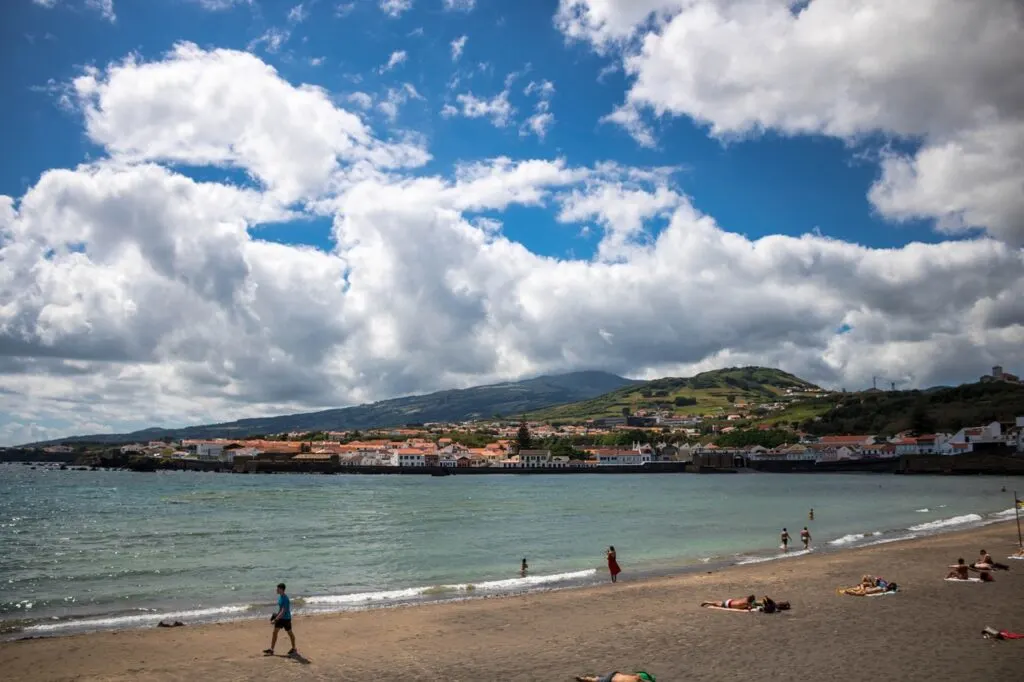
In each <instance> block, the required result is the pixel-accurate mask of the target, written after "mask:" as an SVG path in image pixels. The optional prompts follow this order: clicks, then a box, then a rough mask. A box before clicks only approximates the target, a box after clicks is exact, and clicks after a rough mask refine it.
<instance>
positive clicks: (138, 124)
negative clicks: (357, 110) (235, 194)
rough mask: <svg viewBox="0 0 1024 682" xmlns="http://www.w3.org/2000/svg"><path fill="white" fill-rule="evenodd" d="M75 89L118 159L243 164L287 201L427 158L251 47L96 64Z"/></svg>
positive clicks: (182, 49) (94, 135)
mask: <svg viewBox="0 0 1024 682" xmlns="http://www.w3.org/2000/svg"><path fill="white" fill-rule="evenodd" d="M73 87H74V91H75V94H76V96H77V98H78V100H79V102H80V105H81V106H82V107H83V109H84V114H85V121H86V131H87V133H88V135H89V138H90V139H91V141H93V142H94V143H96V144H98V145H101V146H102V147H103V148H105V149H106V150H107V152H108V153H109V154H111V155H113V156H115V157H116V158H117V159H119V160H123V161H125V162H142V161H158V162H171V163H181V164H189V165H225V166H236V167H239V168H244V169H245V170H246V171H247V172H249V173H250V174H252V175H253V177H255V178H256V179H257V180H258V181H259V182H260V183H262V184H263V185H264V186H265V187H267V188H268V190H269V191H270V192H271V193H272V194H273V195H275V196H277V197H280V199H281V201H283V202H291V201H296V200H300V199H302V198H304V197H308V196H311V195H313V194H315V193H317V192H319V191H321V190H322V189H323V187H324V185H325V184H326V183H328V182H330V181H331V179H332V178H333V177H334V175H335V173H336V172H337V171H338V169H339V167H341V166H343V165H344V166H346V167H358V166H359V165H360V164H365V163H369V162H372V163H375V164H377V165H384V166H390V167H401V166H406V165H409V164H412V165H416V164H419V163H423V162H424V161H425V160H426V158H427V157H426V154H425V152H424V151H423V150H421V149H415V148H412V147H410V146H409V145H405V144H396V145H391V144H382V143H380V142H379V141H377V140H375V139H374V138H373V136H372V135H371V133H370V130H369V129H368V128H367V127H366V125H365V124H364V123H363V122H362V121H361V120H360V118H359V117H358V116H356V115H354V114H352V113H350V112H348V111H344V110H340V109H338V108H336V107H335V106H334V105H333V104H332V103H331V99H330V97H329V96H328V95H327V93H326V92H324V91H323V90H321V89H319V88H316V87H312V86H303V87H301V88H296V87H294V86H292V85H290V84H289V83H287V82H285V81H284V80H282V79H281V78H280V77H279V76H278V75H277V72H276V71H275V70H274V69H273V68H272V67H270V66H268V65H267V64H265V63H263V62H262V61H260V60H259V59H258V58H257V57H255V56H254V55H251V54H248V53H244V52H237V51H232V50H212V51H206V50H202V49H200V48H199V47H197V46H196V45H194V44H191V43H181V44H179V45H176V46H175V47H174V49H173V50H172V51H171V52H170V53H169V54H168V55H167V56H166V58H165V59H163V60H162V61H158V62H149V63H141V62H138V61H137V60H135V59H128V60H126V61H124V62H122V63H120V64H113V65H111V66H110V67H108V68H107V69H106V71H105V72H102V73H101V72H98V71H96V70H89V71H87V72H86V73H85V74H84V75H82V76H81V77H79V78H77V79H76V80H75V81H74V84H73ZM296 111H301V116H300V115H297V114H296ZM180 121H187V122H188V124H187V125H184V126H183V125H181V124H180Z"/></svg>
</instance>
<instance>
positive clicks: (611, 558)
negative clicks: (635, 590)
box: [607, 547, 622, 583]
mask: <svg viewBox="0 0 1024 682" xmlns="http://www.w3.org/2000/svg"><path fill="white" fill-rule="evenodd" d="M607 555H608V572H609V573H610V574H611V576H612V582H613V583H614V582H616V581H617V580H618V577H619V573H622V569H621V568H619V562H618V561H616V560H615V548H614V547H609V548H608V552H607Z"/></svg>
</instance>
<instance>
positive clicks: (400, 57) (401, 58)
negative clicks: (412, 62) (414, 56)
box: [377, 50, 409, 73]
mask: <svg viewBox="0 0 1024 682" xmlns="http://www.w3.org/2000/svg"><path fill="white" fill-rule="evenodd" d="M408 58H409V55H408V54H406V52H405V50H395V51H394V52H392V53H391V56H390V57H388V63H387V64H384V65H383V66H381V67H380V68H379V69H378V70H377V72H378V73H387V72H388V71H391V70H392V69H394V68H395V67H396V66H399V65H400V64H404V63H405V61H406V60H407V59H408Z"/></svg>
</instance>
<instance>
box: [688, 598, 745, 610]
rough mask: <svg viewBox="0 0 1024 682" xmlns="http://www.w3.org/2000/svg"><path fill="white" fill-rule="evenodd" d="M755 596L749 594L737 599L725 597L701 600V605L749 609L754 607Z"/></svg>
mask: <svg viewBox="0 0 1024 682" xmlns="http://www.w3.org/2000/svg"><path fill="white" fill-rule="evenodd" d="M756 601H757V597H755V596H754V595H750V596H747V597H740V598H739V599H726V600H725V601H706V602H701V606H714V607H715V608H719V609H735V610H737V611H750V610H751V609H753V608H754V606H755V604H754V602H756Z"/></svg>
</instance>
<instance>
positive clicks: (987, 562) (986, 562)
mask: <svg viewBox="0 0 1024 682" xmlns="http://www.w3.org/2000/svg"><path fill="white" fill-rule="evenodd" d="M971 568H973V569H974V570H976V571H989V570H992V569H993V568H995V569H998V570H1000V571H1009V570H1010V567H1009V566H1007V565H1006V564H999V563H996V562H995V561H994V560H993V559H992V555H991V554H989V553H988V552H986V551H985V550H981V553H980V554H979V555H978V559H977V560H976V561H975V562H974V563H973V564H971Z"/></svg>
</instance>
